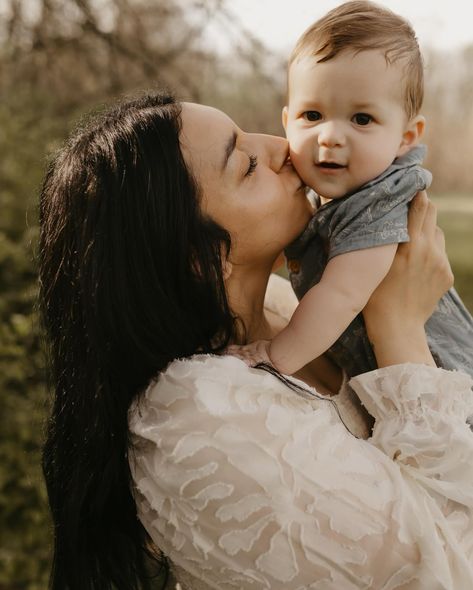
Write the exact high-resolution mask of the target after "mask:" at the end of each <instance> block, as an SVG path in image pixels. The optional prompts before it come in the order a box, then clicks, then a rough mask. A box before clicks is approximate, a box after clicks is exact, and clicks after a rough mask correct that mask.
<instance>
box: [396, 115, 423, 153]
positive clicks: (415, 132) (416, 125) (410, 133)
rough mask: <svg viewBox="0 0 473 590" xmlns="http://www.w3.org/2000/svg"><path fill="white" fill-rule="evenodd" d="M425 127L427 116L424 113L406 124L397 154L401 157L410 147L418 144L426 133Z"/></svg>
mask: <svg viewBox="0 0 473 590" xmlns="http://www.w3.org/2000/svg"><path fill="white" fill-rule="evenodd" d="M424 129H425V117H423V116H422V115H417V116H416V117H413V118H412V119H411V120H410V121H409V123H408V124H407V125H406V128H405V130H404V133H403V134H402V141H401V144H400V145H399V149H398V151H397V154H396V156H397V157H399V156H403V155H404V154H407V152H408V151H409V150H410V149H412V148H413V147H414V146H415V145H417V144H418V143H419V141H420V139H421V137H422V136H423V135H424Z"/></svg>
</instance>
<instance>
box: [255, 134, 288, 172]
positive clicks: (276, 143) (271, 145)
mask: <svg viewBox="0 0 473 590" xmlns="http://www.w3.org/2000/svg"><path fill="white" fill-rule="evenodd" d="M258 137H259V138H260V140H261V141H262V142H263V144H264V149H263V152H264V156H265V157H266V161H267V164H268V166H269V167H270V168H271V170H274V171H275V172H279V170H280V169H281V168H282V167H283V166H284V164H285V163H286V160H287V158H288V156H289V142H288V141H287V139H285V138H284V137H278V136H276V135H259V136H258Z"/></svg>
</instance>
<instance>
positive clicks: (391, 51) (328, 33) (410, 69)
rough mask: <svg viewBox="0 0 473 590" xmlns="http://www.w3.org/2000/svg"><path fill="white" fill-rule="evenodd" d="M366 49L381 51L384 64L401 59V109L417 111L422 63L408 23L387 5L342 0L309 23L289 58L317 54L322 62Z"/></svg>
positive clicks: (410, 112) (421, 94) (411, 113)
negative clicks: (349, 51) (402, 68)
mask: <svg viewBox="0 0 473 590" xmlns="http://www.w3.org/2000/svg"><path fill="white" fill-rule="evenodd" d="M368 49H379V50H381V51H383V52H384V57H385V59H386V62H387V63H388V64H392V63H395V62H397V61H404V80H405V88H404V110H405V111H406V114H407V117H408V119H411V118H412V117H414V116H415V115H417V114H418V113H419V111H420V108H421V106H422V101H423V98H424V65H423V60H422V55H421V53H420V49H419V44H418V42H417V38H416V34H415V32H414V30H413V28H412V27H411V25H410V24H409V23H408V22H407V21H406V20H405V19H404V18H402V17H400V16H399V15H397V14H395V13H394V12H392V11H391V10H389V9H388V8H384V7H382V6H379V5H378V4H375V3H374V2H369V1H368V0H352V1H350V2H345V3H344V4H341V5H340V6H338V7H337V8H334V9H333V10H331V11H330V12H328V13H327V14H326V15H325V16H323V17H322V18H320V19H319V20H318V21H316V22H315V23H314V24H313V25H311V26H310V27H309V28H308V29H307V30H306V31H305V33H303V35H302V37H300V39H299V41H298V42H297V44H296V46H295V48H294V50H293V51H292V53H291V56H290V58H289V68H290V66H291V64H292V63H293V62H294V61H296V60H297V59H299V58H300V57H307V56H314V57H319V59H318V60H317V62H319V63H321V62H325V61H329V60H330V59H332V58H334V57H335V56H336V55H338V54H339V53H341V52H342V51H346V50H352V51H354V52H355V53H358V52H360V51H366V50H368Z"/></svg>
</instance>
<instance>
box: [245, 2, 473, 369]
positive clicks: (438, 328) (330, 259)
mask: <svg viewBox="0 0 473 590" xmlns="http://www.w3.org/2000/svg"><path fill="white" fill-rule="evenodd" d="M422 99H423V65H422V57H421V55H420V51H419V47H418V44H417V40H416V37H415V33H414V31H413V30H412V28H411V26H410V25H409V23H407V22H406V21H405V20H404V19H402V18H401V17H399V16H397V15H396V14H394V13H392V12H391V11H390V10H388V9H385V8H383V7H381V6H378V5H376V4H373V3H371V2H366V1H352V2H346V3H345V4H342V5H341V6H339V7H338V8H335V9H334V10H332V11H331V12H329V13H328V14H327V15H326V16H324V17H323V18H321V19H320V20H319V21H317V22H316V23H315V24H313V25H312V26H311V27H310V28H309V29H308V30H307V31H306V32H305V33H304V34H303V35H302V37H301V38H300V39H299V41H298V43H297V45H296V47H295V49H294V51H293V53H292V55H291V57H290V61H289V80H288V106H286V107H285V108H284V110H283V125H284V128H285V130H286V134H287V138H288V140H289V144H290V153H291V160H292V163H293V165H294V166H295V168H296V170H297V172H298V173H299V175H300V176H301V178H302V179H303V180H304V182H305V183H306V184H307V185H308V186H309V187H311V188H312V189H313V190H314V191H315V192H316V193H317V195H320V196H323V197H324V204H323V205H322V206H320V207H319V208H318V209H317V211H316V212H315V214H314V216H313V218H312V220H311V221H310V223H309V225H308V226H307V228H306V230H305V231H304V233H303V234H302V235H301V236H300V237H299V238H298V239H297V240H296V242H294V243H293V244H291V245H290V246H289V248H288V249H287V251H286V256H287V258H288V267H289V270H290V279H291V283H292V286H293V288H294V290H295V292H296V294H297V296H298V298H299V299H300V303H299V305H298V307H297V309H296V311H295V312H294V315H293V316H292V319H291V321H290V322H289V324H288V326H287V327H286V328H285V329H284V330H283V331H282V332H280V333H279V334H278V335H277V336H276V337H275V338H274V339H273V340H272V341H258V342H254V343H252V344H249V345H248V346H244V347H239V349H238V350H237V351H236V353H237V355H238V356H240V357H241V358H244V359H245V360H246V361H247V362H248V363H249V364H256V363H258V362H270V363H271V364H272V365H273V366H274V367H275V368H276V369H277V370H278V371H280V372H281V373H284V374H287V375H290V374H292V373H294V372H296V371H297V370H298V369H300V368H301V367H303V366H304V365H305V364H306V363H308V362H309V361H310V360H312V359H313V358H315V357H318V356H319V355H321V354H322V353H324V352H327V354H328V356H329V357H330V358H332V359H333V360H334V361H335V362H336V363H337V364H338V365H339V366H340V367H342V368H343V369H344V370H345V371H346V373H347V374H348V375H349V376H353V375H357V374H359V373H362V372H365V371H369V370H372V369H375V368H376V367H377V365H376V360H375V357H374V354H373V351H372V349H371V346H370V344H369V341H368V338H367V335H366V331H365V327H364V323H363V318H362V315H361V313H360V312H361V311H362V309H363V307H364V306H365V305H366V303H367V302H368V300H369V298H370V296H371V294H372V293H373V291H374V290H375V289H376V287H377V286H378V285H379V283H380V282H381V281H382V279H383V278H384V277H385V275H386V274H387V272H388V270H389V268H390V266H391V264H392V262H393V259H394V255H395V253H396V249H397V245H398V244H399V243H400V242H407V241H408V240H409V236H408V233H407V213H408V204H409V202H410V201H411V199H412V198H413V197H414V196H415V194H416V193H417V192H418V191H419V190H422V189H424V188H426V187H428V186H429V184H430V181H431V175H430V173H429V172H427V171H426V170H424V169H423V168H421V167H420V163H421V162H422V159H423V157H424V155H425V148H424V147H423V146H420V145H419V141H420V139H421V137H422V134H423V131H424V125H425V120H424V118H423V117H422V116H421V115H420V114H419V111H420V108H421V105H422ZM325 201H326V202H325ZM426 331H427V335H428V341H429V346H430V348H431V351H432V354H433V356H434V358H435V360H436V362H437V364H438V365H440V366H442V367H444V368H447V369H460V370H464V371H466V372H467V373H469V374H470V375H473V319H472V317H471V315H470V313H469V312H468V311H467V309H466V308H465V306H464V305H463V303H462V302H461V300H460V298H459V297H458V295H457V293H456V292H455V291H454V290H453V289H452V290H450V291H449V292H448V293H447V294H446V295H445V296H444V297H443V298H442V300H441V301H440V303H439V305H438V306H437V309H436V311H435V312H434V314H433V315H432V317H431V318H430V319H429V321H428V322H427V324H426Z"/></svg>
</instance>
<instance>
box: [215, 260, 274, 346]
mask: <svg viewBox="0 0 473 590" xmlns="http://www.w3.org/2000/svg"><path fill="white" fill-rule="evenodd" d="M270 273H271V268H269V270H267V271H262V270H261V269H257V270H256V269H255V270H254V271H253V272H249V271H243V270H238V267H237V268H235V266H234V267H233V271H232V274H231V275H230V276H229V277H228V278H227V280H226V281H225V286H226V289H227V296H228V301H229V304H230V308H231V309H232V311H233V313H234V314H236V315H237V316H238V318H239V319H240V320H241V321H242V322H243V324H244V326H245V335H246V340H247V341H248V342H253V341H254V340H268V339H270V338H272V337H273V336H274V329H273V327H272V325H271V323H270V322H269V321H268V318H267V317H266V314H265V311H264V298H265V295H266V288H267V286H268V280H269V275H270Z"/></svg>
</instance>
